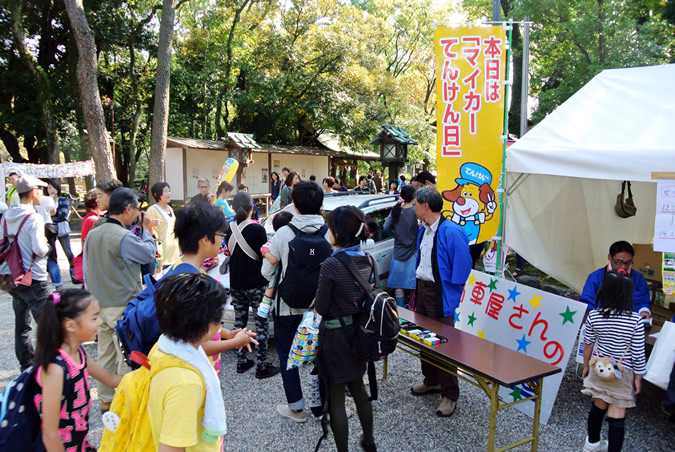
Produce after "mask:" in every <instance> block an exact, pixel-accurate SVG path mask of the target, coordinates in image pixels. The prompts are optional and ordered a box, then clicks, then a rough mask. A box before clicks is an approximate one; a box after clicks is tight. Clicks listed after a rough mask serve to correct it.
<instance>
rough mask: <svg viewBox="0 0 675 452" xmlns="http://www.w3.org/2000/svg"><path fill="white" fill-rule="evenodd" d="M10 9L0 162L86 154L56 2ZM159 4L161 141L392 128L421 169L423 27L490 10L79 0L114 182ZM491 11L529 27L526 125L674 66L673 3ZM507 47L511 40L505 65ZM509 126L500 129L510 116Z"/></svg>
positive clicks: (70, 53)
mask: <svg viewBox="0 0 675 452" xmlns="http://www.w3.org/2000/svg"><path fill="white" fill-rule="evenodd" d="M17 2H19V0H11V1H9V0H8V1H7V2H2V3H0V140H2V145H3V146H4V151H5V155H6V156H7V155H9V156H11V157H12V158H13V159H14V160H15V161H31V162H51V161H57V160H59V159H60V158H61V156H60V153H63V157H64V158H65V159H66V160H69V159H71V158H73V159H79V158H88V156H89V152H88V150H87V145H86V138H87V136H86V133H85V129H86V125H85V119H84V116H83V111H82V98H81V96H80V90H79V89H78V83H77V61H78V52H77V46H76V45H75V40H74V37H73V31H72V29H71V24H70V22H69V20H68V16H67V14H66V11H65V8H64V4H63V2H53V1H51V0H24V1H21V2H20V6H21V8H19V9H18V10H17V9H16V8H15V6H16V5H17ZM163 4H173V5H174V6H175V7H176V11H175V18H174V21H173V22H174V37H173V50H172V53H171V61H170V63H171V67H170V69H171V72H170V96H169V100H168V102H169V104H168V105H169V109H168V111H169V113H168V124H167V127H168V134H169V135H174V136H183V137H193V138H206V139H218V138H221V137H223V136H224V135H225V134H226V132H228V131H230V132H244V133H252V134H253V135H254V137H255V139H256V140H257V141H259V142H263V143H265V142H266V143H285V144H304V145H311V144H313V143H315V142H316V139H317V137H318V136H319V135H320V134H321V133H323V132H324V131H332V132H334V133H336V134H338V135H339V136H340V137H341V141H342V144H343V145H345V146H348V147H350V148H352V149H355V150H362V149H372V148H371V147H370V146H369V144H368V143H369V141H370V140H371V139H372V138H373V137H374V136H375V135H377V133H378V132H379V130H380V126H381V124H393V125H397V126H400V127H403V128H405V129H406V131H407V132H408V133H409V134H410V135H411V136H412V137H413V138H415V139H416V140H417V141H418V142H419V146H413V147H411V148H410V156H411V158H412V159H413V160H418V161H419V160H425V161H426V162H432V163H433V159H434V156H435V83H436V80H435V72H434V67H433V64H434V58H433V43H432V39H433V30H434V24H437V23H438V24H452V23H455V24H456V23H459V22H462V21H466V20H473V21H477V20H482V19H489V18H490V16H491V13H492V6H491V4H492V2H491V1H489V0H463V1H460V0H457V1H454V2H442V1H438V0H351V1H348V0H341V1H337V2H336V1H334V0H182V1H181V0H178V1H173V2H172V1H164V2H163V1H162V0H128V1H123V0H84V1H83V5H84V11H85V13H86V19H87V21H88V25H89V27H90V28H91V30H92V32H93V35H94V42H95V46H96V58H97V60H98V68H97V70H98V90H99V93H100V97H101V102H102V105H103V109H104V116H105V126H106V128H107V130H108V132H109V133H110V134H111V136H112V137H113V138H114V142H115V146H114V151H113V152H114V156H113V157H114V158H113V161H114V164H115V168H116V170H117V174H118V177H119V178H120V179H121V180H122V181H123V182H125V183H133V181H134V179H137V178H138V176H139V175H141V174H143V173H144V172H145V171H146V168H147V164H148V158H149V153H150V141H151V132H152V124H153V108H154V106H155V88H156V86H155V84H156V80H157V78H156V71H157V59H158V58H157V57H158V49H159V48H160V47H161V46H160V39H161V38H160V22H161V18H162V17H163V12H162V9H163ZM501 4H502V14H503V17H506V18H513V19H514V20H521V19H524V18H527V19H528V20H530V21H532V22H533V24H532V31H531V35H530V39H531V47H530V54H531V61H530V63H531V66H530V76H531V85H530V86H531V89H530V94H531V95H532V96H534V97H535V98H536V99H537V100H538V103H537V105H536V108H535V111H534V113H533V115H532V120H533V121H534V122H535V123H536V122H537V121H539V120H541V119H542V118H543V117H544V116H545V115H546V114H548V113H549V112H551V111H552V110H553V109H554V108H555V107H556V106H558V105H560V104H561V103H562V102H564V101H565V100H566V99H567V98H569V97H570V96H571V95H572V94H574V92H576V90H578V89H579V88H580V87H581V86H583V85H584V84H585V83H586V82H587V81H588V80H590V79H591V78H592V77H593V76H594V75H596V74H597V73H598V72H600V71H601V70H603V69H605V68H615V67H629V66H639V65H651V64H662V63H668V62H674V61H675V44H674V40H673V35H674V28H673V27H674V25H675V0H635V1H632V2H625V1H620V0H574V1H573V0H502V1H501ZM17 11H18V12H17ZM13 27H14V28H13ZM17 27H19V28H17ZM17 30H18V31H20V32H22V33H17ZM21 34H22V35H23V39H22V40H21V42H23V47H24V49H22V46H21V42H18V41H17V39H18V37H20V36H21ZM518 40H519V35H518V34H517V33H516V34H515V35H514V57H515V58H516V59H517V58H518V55H519V53H520V47H519V46H520V43H519V41H518ZM24 50H25V51H24ZM31 65H32V66H31ZM516 75H517V74H516ZM512 110H513V111H514V112H515V111H516V110H517V105H516V106H514V104H512ZM514 114H516V113H514ZM47 117H48V118H51V124H52V127H51V130H52V131H53V132H54V133H55V135H54V136H52V135H50V130H48V129H49V123H48V121H46V120H45V118H47ZM510 124H511V129H514V128H515V127H516V125H517V121H510ZM511 131H512V132H516V133H517V130H511ZM54 146H56V148H55V147H54ZM50 149H51V152H50ZM55 149H56V151H55Z"/></svg>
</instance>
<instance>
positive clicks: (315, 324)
mask: <svg viewBox="0 0 675 452" xmlns="http://www.w3.org/2000/svg"><path fill="white" fill-rule="evenodd" d="M319 323H321V316H320V315H319V314H317V313H316V311H314V309H310V310H309V311H307V312H305V314H304V315H303V317H302V321H301V322H300V325H299V326H298V329H297V331H296V332H295V337H294V338H293V344H291V351H290V352H289V353H288V363H287V364H286V370H290V369H292V368H294V367H302V366H304V365H305V364H309V363H311V362H312V361H314V359H315V358H316V354H317V352H318V351H319Z"/></svg>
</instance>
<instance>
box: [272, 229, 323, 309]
mask: <svg viewBox="0 0 675 452" xmlns="http://www.w3.org/2000/svg"><path fill="white" fill-rule="evenodd" d="M288 227H290V228H291V230H292V231H293V232H294V233H295V238H294V239H293V240H291V241H290V242H289V243H288V264H287V266H286V271H285V272H284V279H283V280H282V281H281V283H280V284H279V295H281V298H283V300H284V302H285V303H286V304H287V305H288V306H290V307H291V308H298V309H307V308H309V305H310V304H312V300H314V297H315V296H316V289H317V287H318V286H319V270H320V269H321V263H322V262H323V261H325V260H326V258H327V257H328V256H330V254H331V252H332V250H333V247H332V246H331V245H330V243H328V240H326V238H325V237H324V236H325V235H326V231H328V225H327V224H324V225H323V226H321V227H320V228H319V229H318V230H317V231H316V232H314V233H313V234H308V233H306V232H303V231H301V230H300V229H298V228H296V227H295V226H293V225H292V224H289V225H288Z"/></svg>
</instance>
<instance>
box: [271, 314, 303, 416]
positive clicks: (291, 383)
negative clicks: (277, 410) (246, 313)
mask: <svg viewBox="0 0 675 452" xmlns="http://www.w3.org/2000/svg"><path fill="white" fill-rule="evenodd" d="M301 321H302V316H301V315H285V316H275V317H274V342H275V344H276V349H277V354H278V355H279V366H280V367H281V379H282V380H283V382H284V391H285V392H286V400H287V401H288V407H289V408H290V409H291V410H302V409H304V408H305V399H304V398H303V397H302V386H301V385H300V373H299V372H298V368H297V367H294V368H293V369H291V370H286V362H287V361H288V353H289V352H290V351H291V345H292V344H293V338H294V337H295V331H296V330H297V329H298V325H300V322H301Z"/></svg>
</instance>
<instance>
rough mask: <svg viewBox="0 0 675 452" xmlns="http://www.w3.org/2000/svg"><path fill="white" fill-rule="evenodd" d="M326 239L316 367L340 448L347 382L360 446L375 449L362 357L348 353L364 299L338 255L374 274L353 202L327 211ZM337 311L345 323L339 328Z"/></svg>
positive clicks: (342, 450)
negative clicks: (327, 250)
mask: <svg viewBox="0 0 675 452" xmlns="http://www.w3.org/2000/svg"><path fill="white" fill-rule="evenodd" d="M327 223H328V227H329V231H330V241H331V244H332V245H333V247H334V249H335V251H334V252H333V254H332V256H331V257H329V258H328V259H326V260H325V261H324V262H323V264H321V272H320V273H319V287H318V289H317V291H316V300H315V302H314V307H315V309H316V312H318V313H319V314H321V315H322V316H323V321H322V322H321V326H320V328H321V332H320V333H319V337H320V338H321V339H320V340H319V354H318V357H319V372H320V374H321V375H322V376H323V377H324V378H326V380H327V381H328V384H329V387H328V409H329V412H330V426H331V430H332V431H333V437H334V438H335V445H336V447H337V450H338V451H339V452H346V451H347V450H349V426H348V423H347V413H346V409H345V385H347V386H348V387H349V391H350V392H351V394H352V397H353V398H354V403H355V404H356V411H357V413H358V415H359V421H360V422H361V428H362V429H363V436H362V437H361V448H362V449H363V450H364V451H366V452H374V451H376V450H377V448H376V447H375V438H374V437H373V407H372V405H371V403H370V400H369V398H368V393H367V392H366V387H365V386H364V384H363V374H364V373H365V372H366V361H364V360H362V359H361V358H359V357H357V356H356V355H355V354H353V353H352V348H351V341H352V339H351V338H352V337H353V336H354V334H355V331H356V328H358V325H359V312H360V311H361V305H362V304H363V300H364V298H365V293H364V291H363V289H362V288H361V286H360V285H359V284H358V283H356V281H355V280H354V277H353V276H352V274H351V273H350V272H349V270H348V269H347V267H345V265H344V264H343V263H342V262H340V259H339V258H338V257H336V255H337V254H338V253H345V254H346V255H347V256H349V258H350V259H351V260H352V262H353V263H354V265H355V266H356V268H357V269H358V270H359V271H360V272H361V274H362V275H363V276H364V278H366V279H368V280H370V278H371V276H372V274H373V269H374V265H373V262H374V261H373V260H372V258H371V257H370V256H368V255H367V254H366V253H365V252H364V251H363V250H362V249H361V242H362V241H364V240H366V239H367V238H368V228H367V227H366V223H365V218H364V216H363V212H361V210H359V209H358V208H356V207H354V206H342V207H338V208H337V209H335V210H333V211H332V212H331V213H330V215H329V216H328V220H327ZM339 315H342V318H343V320H344V323H345V328H342V325H341V323H340V320H339V318H338V316H339Z"/></svg>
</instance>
